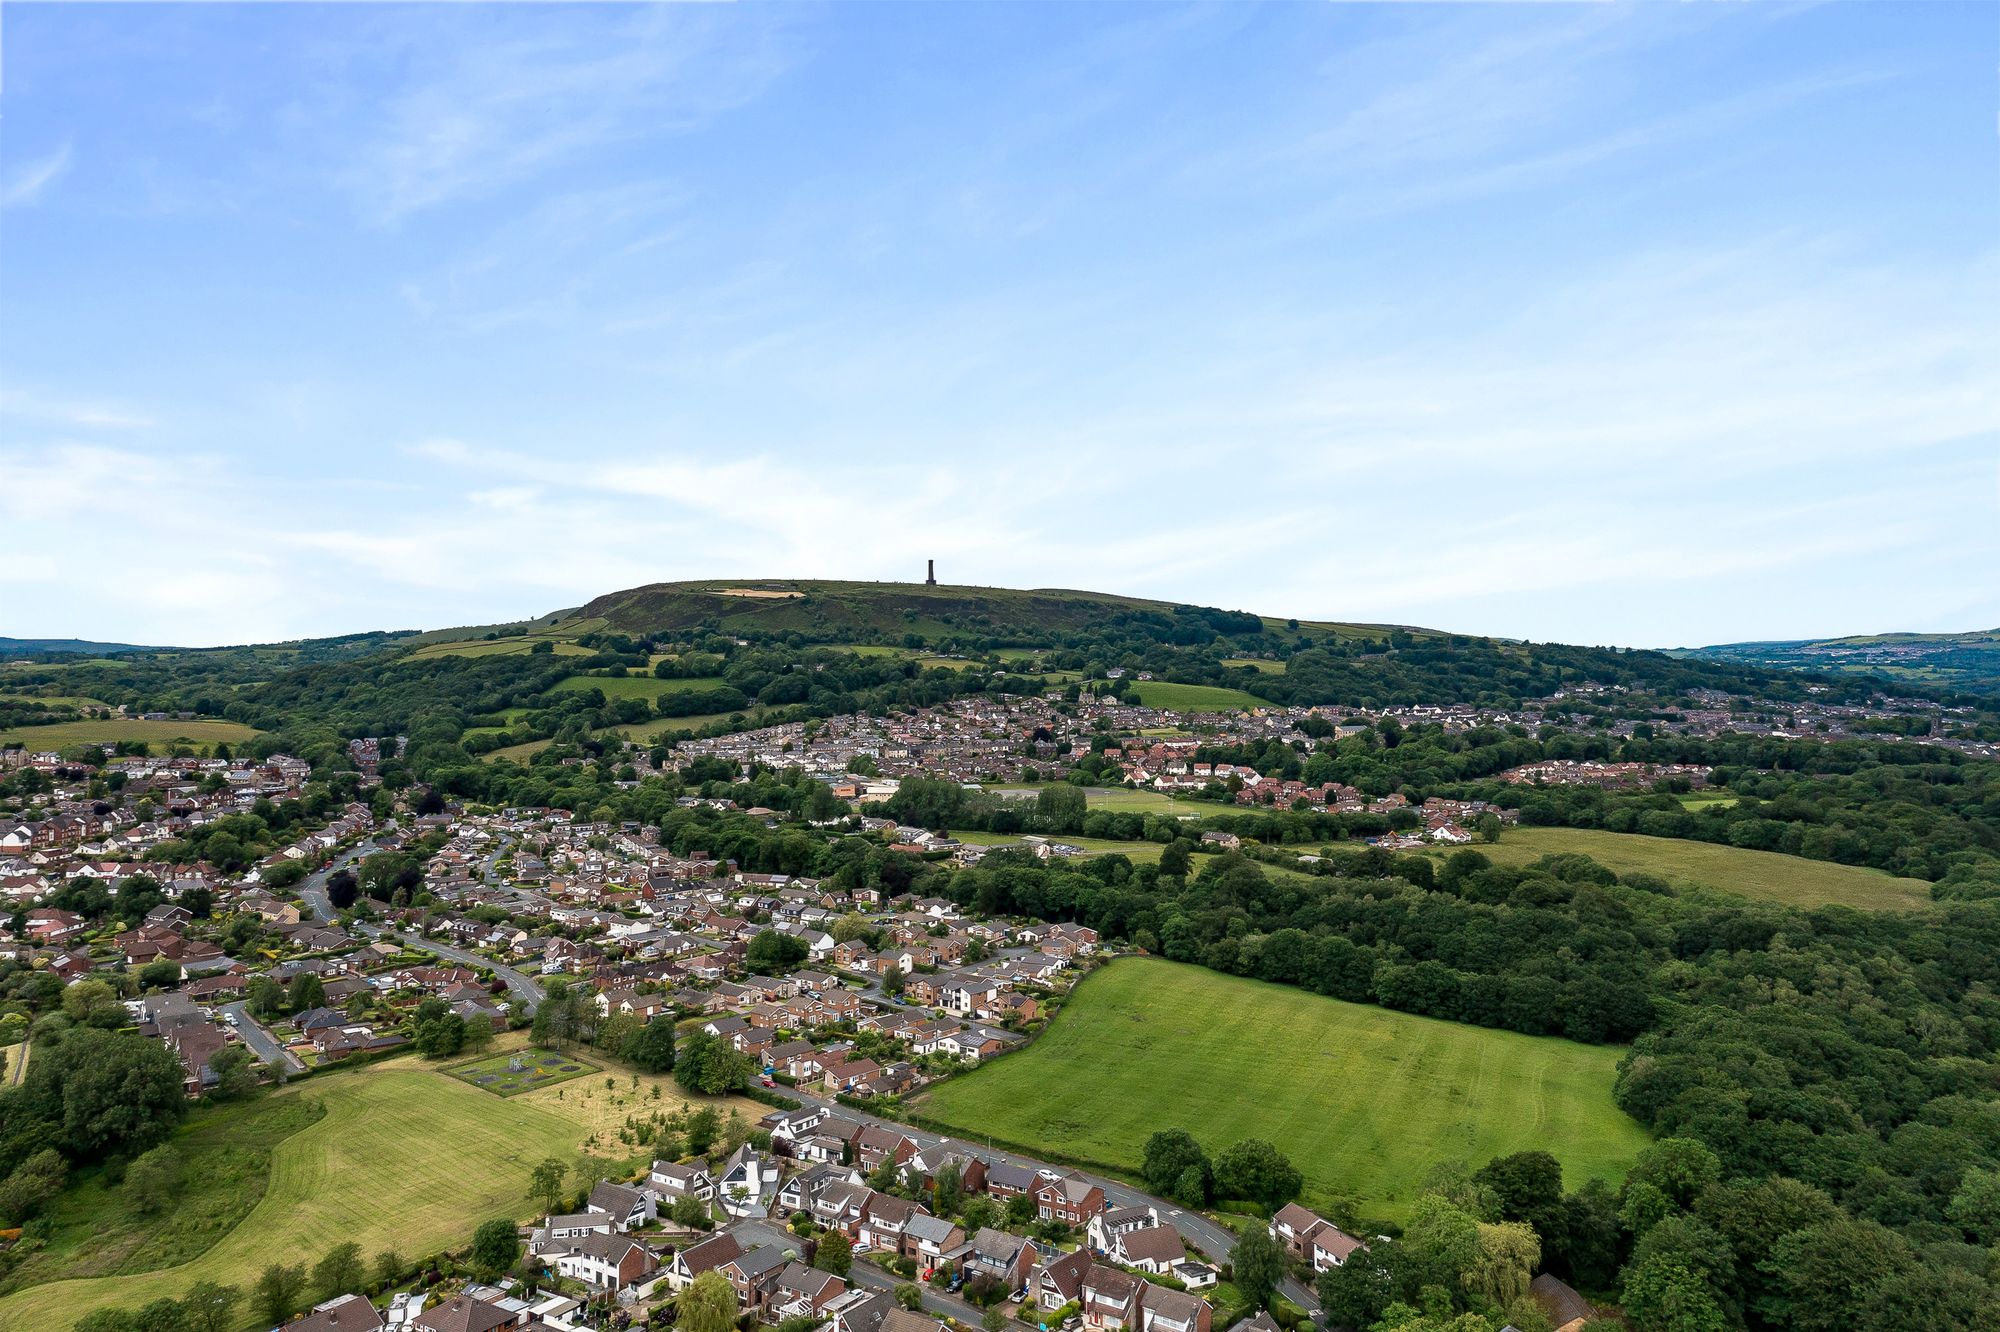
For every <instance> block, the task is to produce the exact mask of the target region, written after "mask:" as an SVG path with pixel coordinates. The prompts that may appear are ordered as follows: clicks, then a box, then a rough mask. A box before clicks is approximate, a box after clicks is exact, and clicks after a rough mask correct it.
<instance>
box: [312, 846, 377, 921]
mask: <svg viewBox="0 0 2000 1332" xmlns="http://www.w3.org/2000/svg"><path fill="white" fill-rule="evenodd" d="M381 849H382V848H381V847H379V846H377V845H375V839H374V838H372V837H364V838H362V839H361V840H360V841H359V842H357V843H355V844H354V845H353V846H351V847H349V848H347V850H345V851H343V852H341V853H340V854H339V855H337V856H335V857H334V858H333V859H332V860H330V861H328V862H327V863H326V866H325V867H324V868H322V869H317V870H314V871H313V872H312V873H311V874H308V875H306V877H305V878H304V879H302V880H300V881H299V896H300V897H303V898H304V899H305V901H306V905H307V906H309V907H311V908H312V913H313V916H314V917H315V918H316V919H318V920H320V921H323V922H324V921H331V920H332V919H333V918H334V917H335V916H336V915H338V914H340V913H339V912H337V911H335V910H334V909H333V902H332V901H331V900H330V899H329V898H328V897H327V895H326V881H327V880H328V879H329V878H332V877H333V873H334V871H335V870H338V869H340V868H341V867H342V866H344V865H349V864H352V863H353V862H354V861H357V860H359V859H361V858H362V857H363V856H372V855H374V854H375V853H376V852H377V851H380V850H381Z"/></svg>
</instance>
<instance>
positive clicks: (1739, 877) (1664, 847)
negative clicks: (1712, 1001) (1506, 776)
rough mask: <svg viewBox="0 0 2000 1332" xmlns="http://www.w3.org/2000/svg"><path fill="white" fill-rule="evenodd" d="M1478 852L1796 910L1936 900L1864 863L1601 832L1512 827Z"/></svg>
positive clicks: (1915, 884) (1876, 907) (1507, 861)
mask: <svg viewBox="0 0 2000 1332" xmlns="http://www.w3.org/2000/svg"><path fill="white" fill-rule="evenodd" d="M1473 849H1474V850H1475V851H1479V852H1481V853H1482V854H1484V855H1486V856H1488V857H1490V858H1491V859H1492V860H1493V861H1494V863H1496V864H1501V865H1525V864H1527V863H1529V862H1530V861H1533V860H1539V859H1540V858H1541V857H1543V856H1546V855H1554V854H1558V853H1562V852H1577V853H1580V854H1582V855H1586V856H1589V857H1590V858H1591V859H1592V860H1595V861H1596V862H1597V863H1598V864H1600V865H1603V866H1604V867H1605V868H1606V869H1609V870H1613V871H1615V872H1616V873H1619V874H1633V873H1644V874H1657V875H1659V876H1660V877H1661V878H1662V879H1665V880H1666V881H1667V882H1668V883H1670V884H1672V885H1673V886H1674V887H1676V888H1681V889H1687V888H1715V889H1720V890H1721V891H1723V892H1726V893H1736V894H1738V895H1740V896H1743V897H1756V898H1762V899H1763V900H1765V901H1768V902H1783V903H1784V904H1786V905H1787V906H1795V907H1819V906H1850V907H1856V908H1859V909H1861V910H1864V911H1913V910H1916V909H1917V908H1919V907H1923V906H1927V905H1929V903H1930V901H1931V886H1930V885H1929V884H1928V883H1926V882H1924V881H1923V880H1922V879H1901V878H1897V877H1896V876H1895V875H1893V874H1889V873H1887V872H1886V871H1883V870H1878V869H1869V868H1867V867H1865V866H1861V865H1836V864H1834V863H1833V862H1832V861H1827V860H1807V859H1805V858H1804V857H1803V856H1787V855H1780V854H1779V853H1777V852H1775V851H1748V850H1745V849H1743V848H1742V847H1736V846H1718V845H1716V844H1715V843H1713V842H1689V841H1684V840H1681V839H1679V838H1674V837H1646V836H1642V835H1641V834H1639V833H1615V832H1600V831H1598V830H1597V829H1595V828H1509V829H1507V830H1506V831H1505V832H1503V833H1501V834H1500V840H1499V841H1498V842H1495V843H1492V844H1490V845H1488V844H1484V843H1482V844H1480V845H1477V846H1475V847H1474V848H1473Z"/></svg>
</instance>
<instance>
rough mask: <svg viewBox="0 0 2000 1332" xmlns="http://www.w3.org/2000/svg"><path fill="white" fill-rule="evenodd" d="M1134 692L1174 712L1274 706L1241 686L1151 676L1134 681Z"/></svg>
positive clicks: (1153, 705) (1154, 705)
mask: <svg viewBox="0 0 2000 1332" xmlns="http://www.w3.org/2000/svg"><path fill="white" fill-rule="evenodd" d="M1132 693H1133V695H1134V696H1135V697H1137V698H1138V700H1139V702H1140V703H1141V704H1142V705H1144V706H1145V707H1149V708H1166V709H1169V710H1171V711H1174V712H1235V711H1242V710H1244V709H1248V708H1268V707H1270V706H1272V705H1271V701H1270V700H1269V699H1264V698H1259V697H1257V696H1256V695H1255V694H1246V693H1244V692H1243V691H1242V690H1241V689H1222V688H1219V687H1217V686H1215V685H1193V684H1169V683H1168V682H1167V681H1165V680H1147V681H1145V682H1143V683H1141V684H1136V685H1133V686H1132Z"/></svg>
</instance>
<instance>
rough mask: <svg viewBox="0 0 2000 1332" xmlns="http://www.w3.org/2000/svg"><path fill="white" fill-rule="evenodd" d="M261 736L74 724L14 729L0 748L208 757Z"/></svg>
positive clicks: (208, 727)
mask: <svg viewBox="0 0 2000 1332" xmlns="http://www.w3.org/2000/svg"><path fill="white" fill-rule="evenodd" d="M262 734H263V732H261V731H259V730H257V729H255V728H254V727H249V726H245V725H244V724H243V723H242V722H233V721H217V720H213V719H210V718H202V719H201V720H199V721H141V720H138V719H136V718H135V719H132V720H128V721H73V722H56V723H54V724H52V725H49V726H17V727H15V728H14V729H13V730H11V731H0V746H4V745H10V744H15V743H19V744H21V745H23V746H25V747H26V748H28V749H31V750H42V749H67V748H69V747H70V746H71V745H108V744H116V743H118V742H120V741H144V742H145V743H146V744H148V745H150V746H152V747H153V749H154V750H156V751H158V752H159V753H162V754H165V753H170V752H172V751H173V750H174V749H175V748H177V747H178V746H181V745H186V746H187V747H188V748H189V749H191V750H193V751H194V752H195V753H197V754H207V753H209V752H210V751H212V750H213V749H214V748H215V746H217V745H219V744H228V745H240V744H242V743H243V742H244V741H245V740H255V739H256V738H257V737H258V736H259V735H262Z"/></svg>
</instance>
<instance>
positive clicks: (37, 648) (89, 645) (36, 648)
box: [0, 638, 160, 657]
mask: <svg viewBox="0 0 2000 1332" xmlns="http://www.w3.org/2000/svg"><path fill="white" fill-rule="evenodd" d="M158 651H160V649H159V648H149V647H141V646H139V645H138V644H136V643H93V642H91V641H90V640H89V639H86V638H0V657H32V656H36V655H38V654H40V653H44V652H66V653H74V654H76V655H77V656H80V657H103V656H108V655H109V654H111V653H114V652H158Z"/></svg>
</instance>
